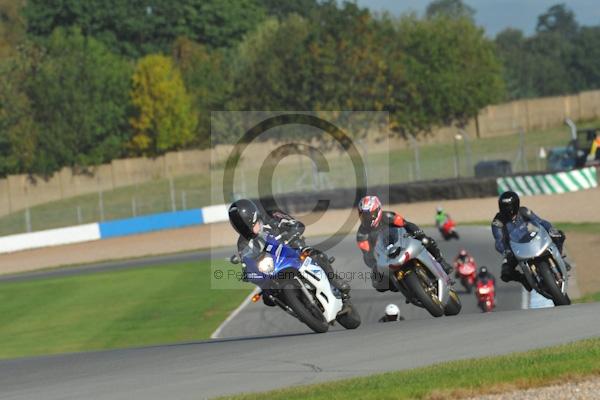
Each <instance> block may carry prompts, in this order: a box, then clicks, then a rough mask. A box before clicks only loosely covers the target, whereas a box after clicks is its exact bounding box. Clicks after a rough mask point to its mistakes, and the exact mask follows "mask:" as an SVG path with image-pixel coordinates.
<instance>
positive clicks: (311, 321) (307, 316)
mask: <svg viewBox="0 0 600 400" xmlns="http://www.w3.org/2000/svg"><path fill="white" fill-rule="evenodd" d="M299 285H300V284H299V283H298V282H296V281H290V282H287V283H285V284H284V285H283V296H284V298H285V300H286V303H287V305H288V306H290V308H291V309H292V310H293V311H294V313H296V315H297V316H298V319H299V320H300V321H302V322H304V323H305V324H306V325H307V326H308V327H309V328H310V329H312V330H313V331H315V332H316V333H325V332H327V331H328V330H329V324H328V323H327V321H325V318H324V317H323V315H322V314H320V315H316V314H317V312H316V311H317V310H311V309H314V308H316V307H315V306H314V305H313V304H311V303H310V300H308V299H307V298H306V296H305V295H304V292H303V291H302V289H300V287H299Z"/></svg>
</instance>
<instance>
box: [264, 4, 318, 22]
mask: <svg viewBox="0 0 600 400" xmlns="http://www.w3.org/2000/svg"><path fill="white" fill-rule="evenodd" d="M259 3H260V4H261V5H262V6H263V8H264V9H265V10H266V12H267V14H268V15H271V16H274V17H278V18H284V17H287V16H288V15H290V14H298V15H300V16H302V17H308V16H310V15H311V14H312V13H314V12H318V9H319V2H318V1H317V0H284V1H282V0H259Z"/></svg>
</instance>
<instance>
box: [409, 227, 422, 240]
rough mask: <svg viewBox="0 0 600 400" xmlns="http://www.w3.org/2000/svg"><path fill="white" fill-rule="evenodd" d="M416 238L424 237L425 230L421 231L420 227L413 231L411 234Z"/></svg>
mask: <svg viewBox="0 0 600 400" xmlns="http://www.w3.org/2000/svg"><path fill="white" fill-rule="evenodd" d="M412 235H413V236H414V237H415V238H416V239H419V240H421V239H423V238H424V237H425V232H423V230H422V229H417V230H416V231H414V232H413V234H412Z"/></svg>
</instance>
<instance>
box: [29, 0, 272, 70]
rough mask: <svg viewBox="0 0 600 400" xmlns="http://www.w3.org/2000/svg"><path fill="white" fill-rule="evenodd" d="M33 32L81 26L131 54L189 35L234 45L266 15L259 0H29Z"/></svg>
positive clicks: (166, 46) (164, 48)
mask: <svg viewBox="0 0 600 400" xmlns="http://www.w3.org/2000/svg"><path fill="white" fill-rule="evenodd" d="M24 15H25V17H26V19H27V30H28V32H29V33H30V34H31V35H33V36H35V37H37V38H39V39H40V40H43V38H44V37H46V36H47V35H49V34H50V33H51V32H52V31H53V30H54V29H55V28H57V27H72V26H76V27H79V28H80V29H81V30H82V32H83V33H84V34H85V35H90V36H94V37H96V38H97V39H98V40H100V41H102V42H103V43H105V44H106V45H107V46H109V47H110V49H112V50H113V51H115V52H120V53H121V54H124V55H127V56H129V57H134V58H137V57H140V56H142V55H144V54H150V53H156V52H168V51H169V50H170V46H171V44H172V43H173V41H174V40H175V39H176V38H177V37H179V36H187V37H189V38H192V39H194V40H197V41H200V42H202V43H204V44H206V45H208V46H210V47H220V46H231V45H233V44H234V43H236V42H238V41H239V40H241V38H242V37H243V35H244V34H246V32H248V31H249V30H251V29H253V28H254V27H255V26H256V25H257V24H258V23H259V22H260V21H261V20H262V19H263V18H264V10H263V9H262V7H260V5H259V4H258V3H257V2H256V1H255V0H238V1H235V2H224V1H221V0H179V1H177V2H175V3H174V2H172V1H170V0H151V1H122V0H86V1H81V0H28V1H27V4H26V6H25V9H24Z"/></svg>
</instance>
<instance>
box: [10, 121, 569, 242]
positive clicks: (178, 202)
mask: <svg viewBox="0 0 600 400" xmlns="http://www.w3.org/2000/svg"><path fill="white" fill-rule="evenodd" d="M568 138H569V136H568V133H567V131H566V129H556V130H555V131H552V132H550V133H544V134H541V133H540V134H530V133H527V134H524V133H523V132H522V131H521V132H520V133H519V132H517V133H515V134H514V135H511V136H505V137H498V138H489V139H475V138H472V137H469V135H468V134H466V132H464V131H460V130H456V133H455V135H454V137H453V138H452V141H451V142H447V143H443V144H429V145H424V144H419V143H417V142H416V141H414V140H413V141H410V142H409V147H408V148H404V149H397V150H389V151H386V152H384V153H385V154H383V153H382V152H381V151H379V152H375V151H373V150H372V149H370V148H369V145H368V144H367V143H366V142H365V143H363V142H358V143H357V148H358V149H359V150H360V153H361V155H362V158H363V163H364V168H365V171H366V174H367V182H368V184H369V185H385V184H390V183H402V182H412V181H419V180H432V179H448V178H458V177H470V176H474V167H475V165H476V164H477V163H478V162H479V161H489V160H498V159H499V160H507V161H509V162H510V163H511V165H512V171H513V172H531V171H542V170H544V169H545V163H546V161H545V159H544V158H543V157H540V156H544V153H547V151H548V149H549V148H550V147H552V146H560V145H565V144H566V142H567V141H568ZM542 149H544V150H542ZM293 157H296V158H295V159H294V158H293ZM293 157H291V158H292V159H290V160H287V162H286V163H281V164H280V165H278V166H277V168H275V167H274V168H275V171H274V173H273V180H272V182H271V185H270V186H271V187H270V190H271V191H272V193H273V194H275V195H277V194H281V193H288V192H306V191H318V190H322V189H332V188H344V187H352V186H353V185H355V184H356V182H354V181H353V179H351V175H352V173H351V170H350V169H349V168H351V165H350V164H349V163H348V161H347V160H346V161H344V160H341V159H338V158H336V157H334V156H332V157H330V158H329V159H328V163H329V165H328V167H329V170H328V171H326V172H319V170H318V169H317V168H316V167H315V165H314V164H313V163H312V162H310V160H308V159H307V158H306V157H302V156H293ZM222 168H223V167H222V166H221V167H216V168H215V169H213V170H211V174H210V176H198V175H196V176H187V177H186V176H184V177H178V178H172V179H162V180H157V181H154V182H149V183H145V184H139V185H136V186H132V187H125V188H121V189H117V190H113V191H98V192H97V193H93V194H89V195H84V196H79V197H75V198H71V199H66V200H62V201H57V202H52V203H47V204H43V205H40V206H36V207H31V208H27V209H25V210H24V211H20V212H16V213H12V214H9V215H7V216H4V217H0V235H8V234H16V233H23V232H30V231H37V230H42V229H49V228H55V227H61V226H70V225H77V224H84V223H90V222H97V221H104V220H112V219H121V218H130V217H136V216H140V215H147V214H153V213H160V212H169V211H177V210H187V209H193V208H199V207H203V206H207V205H210V204H216V203H222V202H223V201H224V200H223V198H224V195H223V185H222V180H223V170H222ZM259 169H260V166H259V165H256V166H252V165H249V166H243V165H242V167H241V168H240V170H239V171H236V184H235V193H234V196H236V197H255V196H257V195H258V194H259V191H258V188H257V184H256V183H255V182H257V175H258V171H259Z"/></svg>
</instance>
